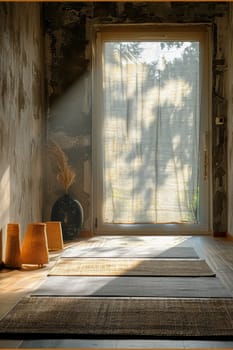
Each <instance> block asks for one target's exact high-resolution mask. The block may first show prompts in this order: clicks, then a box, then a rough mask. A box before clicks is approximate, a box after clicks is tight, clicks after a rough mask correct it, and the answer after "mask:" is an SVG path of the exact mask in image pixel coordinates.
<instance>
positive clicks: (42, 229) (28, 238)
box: [21, 223, 49, 266]
mask: <svg viewBox="0 0 233 350" xmlns="http://www.w3.org/2000/svg"><path fill="white" fill-rule="evenodd" d="M21 257H22V263H23V264H32V265H40V266H41V265H44V264H47V263H48V262H49V254H48V244H47V237H46V225H45V224H44V223H32V224H29V225H28V226H27V230H26V232H25V236H24V239H23V244H22V251H21Z"/></svg>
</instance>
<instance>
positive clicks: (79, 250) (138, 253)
mask: <svg viewBox="0 0 233 350" xmlns="http://www.w3.org/2000/svg"><path fill="white" fill-rule="evenodd" d="M61 256H62V257H64V258H79V257H86V258H119V257H120V258H123V257H124V258H166V259H168V258H171V259H173V258H175V259H197V258H198V255H197V253H196V251H195V250H194V249H193V247H179V246H177V247H171V248H167V249H158V247H156V246H154V245H152V244H149V243H145V244H141V245H139V246H137V245H136V244H135V246H134V245H131V246H127V245H126V246H118V245H117V243H116V246H114V245H110V244H107V243H106V244H105V245H103V246H98V245H97V246H88V245H85V244H80V245H77V246H74V247H70V248H68V249H66V250H65V251H64V252H63V253H62V255H61Z"/></svg>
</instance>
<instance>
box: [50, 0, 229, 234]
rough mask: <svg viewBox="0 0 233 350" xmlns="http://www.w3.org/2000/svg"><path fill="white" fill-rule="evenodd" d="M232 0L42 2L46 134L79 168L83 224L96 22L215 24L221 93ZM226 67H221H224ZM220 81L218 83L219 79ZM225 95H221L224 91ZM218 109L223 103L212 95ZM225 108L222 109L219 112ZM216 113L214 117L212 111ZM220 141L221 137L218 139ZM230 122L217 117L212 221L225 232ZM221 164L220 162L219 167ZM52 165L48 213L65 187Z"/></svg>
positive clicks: (88, 202) (76, 191)
mask: <svg viewBox="0 0 233 350" xmlns="http://www.w3.org/2000/svg"><path fill="white" fill-rule="evenodd" d="M228 6H229V4H228V3H211V2H203V3H202V2H200V3H195V2H194V3H192V2H190V3H189V2H177V3H176V2H171V3H168V2H165V3H158V2H154V3H153V2H152V3H146V2H135V3H127V2H126V3H124V2H107V3H106V2H105V3H101V2H96V3H94V2H93V3H92V2H88V3H79V2H78V3H77V2H76V3H47V4H45V6H44V13H45V28H46V54H47V58H46V60H47V62H46V66H47V72H46V76H47V86H48V92H47V95H48V98H49V106H50V108H49V118H48V138H49V139H50V138H53V139H54V140H56V141H57V142H58V143H59V144H60V145H61V147H62V148H63V149H64V150H65V151H66V154H67V156H68V158H69V160H70V163H71V164H72V165H73V166H74V168H75V169H76V172H77V181H76V183H75V184H74V185H73V186H72V188H71V191H70V193H71V194H72V195H73V196H74V197H76V198H78V199H79V200H80V202H81V203H82V205H83V207H84V212H85V224H84V229H87V230H89V229H91V210H92V188H91V178H92V176H94V174H92V170H91V168H92V152H91V144H92V105H91V100H92V96H91V94H92V85H91V62H92V57H91V50H90V42H91V40H92V38H91V37H90V33H91V27H92V25H93V24H96V23H109V24H114V23H115V24H120V23H209V24H211V25H212V26H213V29H214V36H215V40H217V38H218V40H217V41H216V45H214V47H213V54H214V57H213V59H214V67H213V75H214V76H213V81H214V88H215V90H216V91H217V90H218V91H217V93H219V94H221V91H219V89H220V88H217V87H216V86H217V84H218V83H217V82H216V80H218V81H219V79H220V82H219V83H220V84H222V83H223V82H222V79H224V77H223V75H222V74H220V75H218V77H216V75H217V74H218V73H217V68H218V67H217V66H216V64H217V65H219V64H222V62H220V61H219V62H216V59H220V58H224V59H225V57H223V56H224V54H223V53H222V52H221V48H220V47H219V46H220V44H221V40H222V37H223V34H226V28H225V27H224V26H223V24H224V23H226V19H227V16H228ZM221 69H222V67H221ZM215 83H216V84H215ZM220 97H221V96H220ZM214 104H215V106H214V108H213V109H214V110H215V111H219V110H223V113H224V116H225V105H223V104H222V103H219V102H218V101H217V100H216V98H214ZM221 113H222V112H221ZM213 118H214V116H213ZM219 140H220V141H219ZM225 147H226V124H224V125H223V126H221V127H220V128H218V130H217V128H216V126H215V123H214V122H213V145H212V149H213V152H214V155H213V165H214V169H213V181H212V185H213V189H214V193H213V205H212V207H213V213H214V220H213V226H214V230H215V232H225V231H226V229H227V223H226V209H227V200H226V198H227V196H226V171H227V169H226V166H227V165H226V164H227V163H226V148H225ZM216 165H217V166H216ZM54 178H55V174H54V168H53V167H52V166H51V165H50V164H49V167H48V175H47V183H48V186H47V195H46V198H47V200H46V207H45V211H44V215H45V218H49V215H50V211H51V206H52V204H53V203H54V201H55V199H56V198H57V197H59V195H61V194H62V193H63V192H62V189H61V188H60V187H59V186H58V184H57V183H56V181H54Z"/></svg>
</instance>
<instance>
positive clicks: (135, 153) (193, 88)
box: [103, 41, 200, 224]
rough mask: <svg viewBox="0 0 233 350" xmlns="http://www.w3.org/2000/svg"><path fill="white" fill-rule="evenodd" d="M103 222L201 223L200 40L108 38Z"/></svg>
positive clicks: (105, 71)
mask: <svg viewBox="0 0 233 350" xmlns="http://www.w3.org/2000/svg"><path fill="white" fill-rule="evenodd" d="M103 56H104V59H103V85H104V124H103V163H104V164H103V198H104V203H103V221H104V222H105V223H122V224H134V223H145V224H146V223H184V222H188V223H196V222H197V221H198V183H199V181H198V177H199V172H198V160H199V116H200V113H199V45H198V43H197V42H133V41H132V42H123V41H118V42H115V41H113V42H105V44H104V52H103Z"/></svg>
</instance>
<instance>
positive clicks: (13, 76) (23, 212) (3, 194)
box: [0, 3, 44, 248]
mask: <svg viewBox="0 0 233 350" xmlns="http://www.w3.org/2000/svg"><path fill="white" fill-rule="evenodd" d="M0 19H1V20H0V33H1V34H0V48H1V55H0V77H1V79H0V91H1V97H0V208H1V210H0V229H1V228H2V229H3V236H4V238H5V235H6V225H7V223H9V222H17V223H19V224H20V228H21V238H22V237H23V235H24V232H25V229H26V226H27V224H28V223H30V222H34V221H41V219H42V214H41V213H42V191H43V187H42V160H41V142H42V139H43V131H42V130H43V129H42V128H44V125H43V119H44V118H43V115H44V110H43V97H42V90H43V80H42V79H43V71H42V52H43V45H42V40H41V39H42V38H41V17H40V5H39V4H36V3H2V4H0ZM3 240H4V241H5V239H3ZM3 244H4V242H3ZM3 248H4V245H3Z"/></svg>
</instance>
